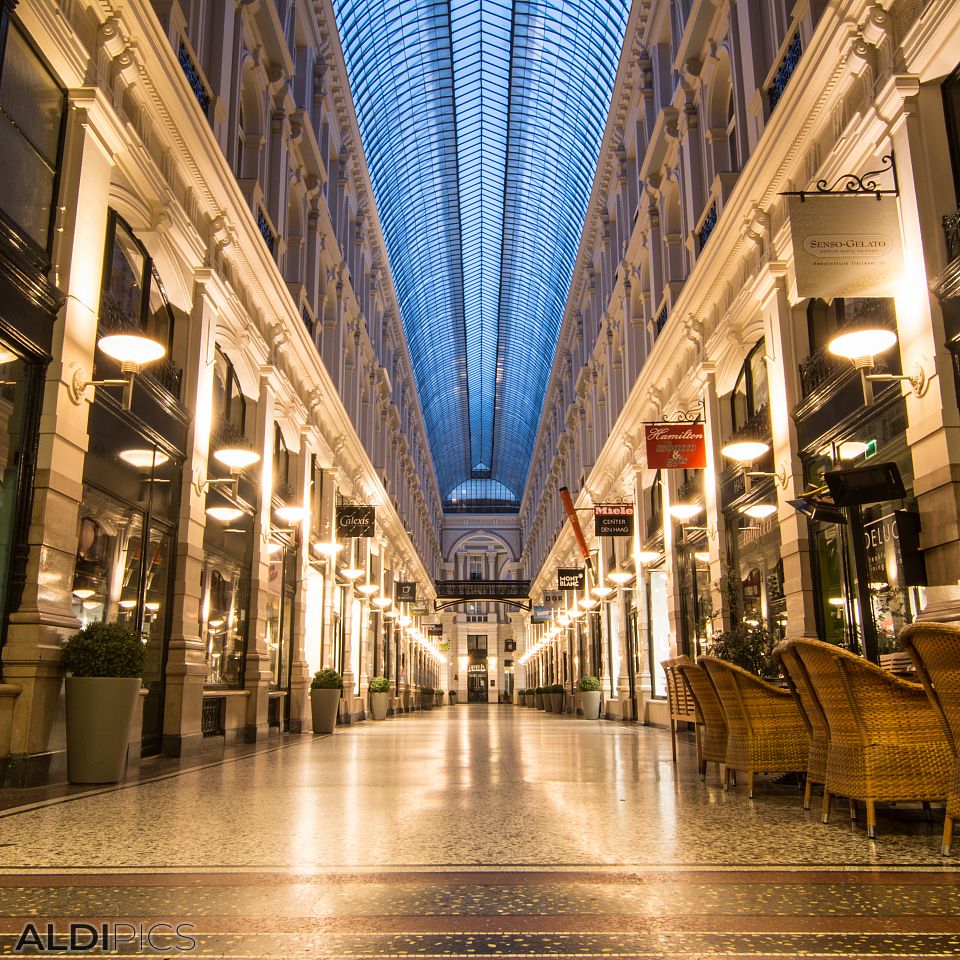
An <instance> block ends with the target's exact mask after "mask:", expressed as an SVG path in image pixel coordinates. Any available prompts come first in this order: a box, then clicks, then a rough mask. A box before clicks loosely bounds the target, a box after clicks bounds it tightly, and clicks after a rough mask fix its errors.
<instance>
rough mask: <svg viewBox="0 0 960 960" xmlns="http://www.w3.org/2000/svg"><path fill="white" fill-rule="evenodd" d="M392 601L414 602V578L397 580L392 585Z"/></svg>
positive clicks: (415, 590)
mask: <svg viewBox="0 0 960 960" xmlns="http://www.w3.org/2000/svg"><path fill="white" fill-rule="evenodd" d="M394 602H396V603H416V602H417V583H416V581H415V580H398V581H397V582H396V585H395V587H394Z"/></svg>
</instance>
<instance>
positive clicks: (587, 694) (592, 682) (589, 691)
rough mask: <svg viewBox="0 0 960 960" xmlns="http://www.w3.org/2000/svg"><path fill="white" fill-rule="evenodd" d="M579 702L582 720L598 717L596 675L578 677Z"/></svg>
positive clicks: (598, 690)
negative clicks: (581, 705)
mask: <svg viewBox="0 0 960 960" xmlns="http://www.w3.org/2000/svg"><path fill="white" fill-rule="evenodd" d="M580 702H581V703H582V704H583V718H584V720H599V719H600V681H599V680H598V679H597V678H596V677H592V676H589V675H587V676H585V677H581V678H580Z"/></svg>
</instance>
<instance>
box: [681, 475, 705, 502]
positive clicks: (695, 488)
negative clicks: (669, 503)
mask: <svg viewBox="0 0 960 960" xmlns="http://www.w3.org/2000/svg"><path fill="white" fill-rule="evenodd" d="M702 493H703V478H702V477H701V476H700V475H699V474H697V475H696V476H693V477H691V478H690V479H689V480H687V482H686V483H681V484H680V486H679V487H677V503H688V502H689V501H690V500H695V499H696V498H697V497H699V496H700V494H702Z"/></svg>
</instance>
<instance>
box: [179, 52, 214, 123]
mask: <svg viewBox="0 0 960 960" xmlns="http://www.w3.org/2000/svg"><path fill="white" fill-rule="evenodd" d="M177 59H178V60H179V61H180V66H181V67H183V73H184V76H185V77H186V78H187V83H189V84H190V89H191V90H192V91H193V95H194V96H195V97H196V98H197V103H199V104H200V109H201V110H202V111H203V115H204V116H208V111H209V109H210V94H209V92H208V91H207V87H206V84H205V83H204V82H203V78H202V77H201V76H200V70H199V69H198V68H197V65H196V64H195V63H194V62H193V57H192V56H190V51H189V50H188V49H187V45H186V44H185V43H184V42H183V41H182V40H181V41H180V46H179V48H178V49H177Z"/></svg>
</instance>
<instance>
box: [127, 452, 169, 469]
mask: <svg viewBox="0 0 960 960" xmlns="http://www.w3.org/2000/svg"><path fill="white" fill-rule="evenodd" d="M119 456H120V459H121V460H123V462H124V463H129V464H130V466H131V467H136V468H137V469H138V470H149V469H150V468H151V467H160V466H163V464H165V463H166V462H167V461H168V460H169V459H170V458H169V457H168V456H167V455H166V454H165V453H161V452H160V451H159V450H139V449H131V450H121V451H120V454H119Z"/></svg>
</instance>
